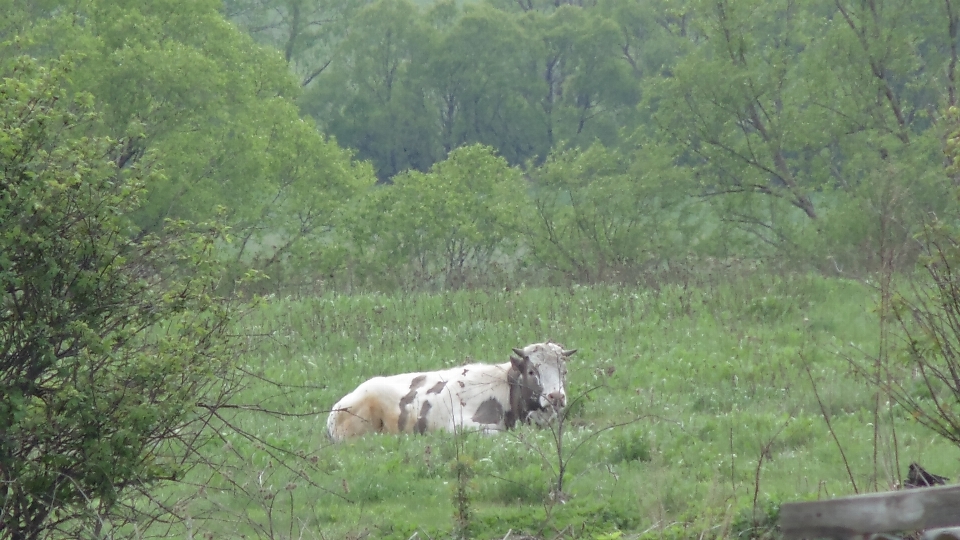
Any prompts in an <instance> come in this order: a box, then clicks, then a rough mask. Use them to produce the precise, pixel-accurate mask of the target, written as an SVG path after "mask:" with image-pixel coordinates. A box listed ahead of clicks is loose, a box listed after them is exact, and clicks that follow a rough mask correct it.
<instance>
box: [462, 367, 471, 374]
mask: <svg viewBox="0 0 960 540" xmlns="http://www.w3.org/2000/svg"><path fill="white" fill-rule="evenodd" d="M468 371H470V370H469V369H467V368H463V375H464V376H466V374H467V372H468Z"/></svg>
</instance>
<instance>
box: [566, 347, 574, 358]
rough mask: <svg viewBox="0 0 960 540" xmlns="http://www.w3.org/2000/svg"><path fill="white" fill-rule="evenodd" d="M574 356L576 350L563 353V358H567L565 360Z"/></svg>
mask: <svg viewBox="0 0 960 540" xmlns="http://www.w3.org/2000/svg"><path fill="white" fill-rule="evenodd" d="M575 354H577V350H576V349H569V350H566V351H563V356H565V357H567V358H569V357H571V356H573V355H575Z"/></svg>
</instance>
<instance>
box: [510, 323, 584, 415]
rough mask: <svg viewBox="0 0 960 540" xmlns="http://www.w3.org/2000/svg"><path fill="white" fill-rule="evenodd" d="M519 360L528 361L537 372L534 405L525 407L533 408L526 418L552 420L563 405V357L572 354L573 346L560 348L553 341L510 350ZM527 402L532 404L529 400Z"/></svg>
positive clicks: (564, 393)
mask: <svg viewBox="0 0 960 540" xmlns="http://www.w3.org/2000/svg"><path fill="white" fill-rule="evenodd" d="M513 352H515V353H517V356H519V357H520V360H521V361H524V362H528V363H529V365H530V367H531V368H532V371H534V372H535V373H536V375H537V378H538V382H539V385H540V389H541V391H540V395H539V396H537V401H536V403H535V405H536V406H531V407H529V408H528V410H530V411H534V412H535V413H534V414H531V415H530V418H531V419H533V420H534V421H536V422H537V423H544V422H547V421H549V420H551V419H553V418H554V417H555V416H556V415H557V414H558V413H559V412H560V411H562V410H563V408H564V407H566V405H567V391H566V388H565V385H566V381H567V358H569V357H570V356H573V354H574V353H575V352H577V350H576V349H571V350H564V349H563V348H562V347H560V345H557V344H556V343H550V342H547V343H535V344H533V345H527V346H526V347H524V348H522V349H514V350H513ZM531 405H534V403H533V402H532V400H531Z"/></svg>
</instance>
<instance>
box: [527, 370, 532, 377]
mask: <svg viewBox="0 0 960 540" xmlns="http://www.w3.org/2000/svg"><path fill="white" fill-rule="evenodd" d="M527 375H529V376H531V377H533V370H532V369H531V370H530V371H528V372H527Z"/></svg>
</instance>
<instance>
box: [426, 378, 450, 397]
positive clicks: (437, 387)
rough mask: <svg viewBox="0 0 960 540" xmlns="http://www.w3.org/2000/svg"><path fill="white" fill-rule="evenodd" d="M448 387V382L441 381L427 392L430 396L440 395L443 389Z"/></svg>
mask: <svg viewBox="0 0 960 540" xmlns="http://www.w3.org/2000/svg"><path fill="white" fill-rule="evenodd" d="M446 385H447V382H446V381H440V382H438V383H437V384H435V385H433V386H431V387H430V389H429V390H427V393H428V394H439V393H440V391H441V390H443V387H444V386H446Z"/></svg>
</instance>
